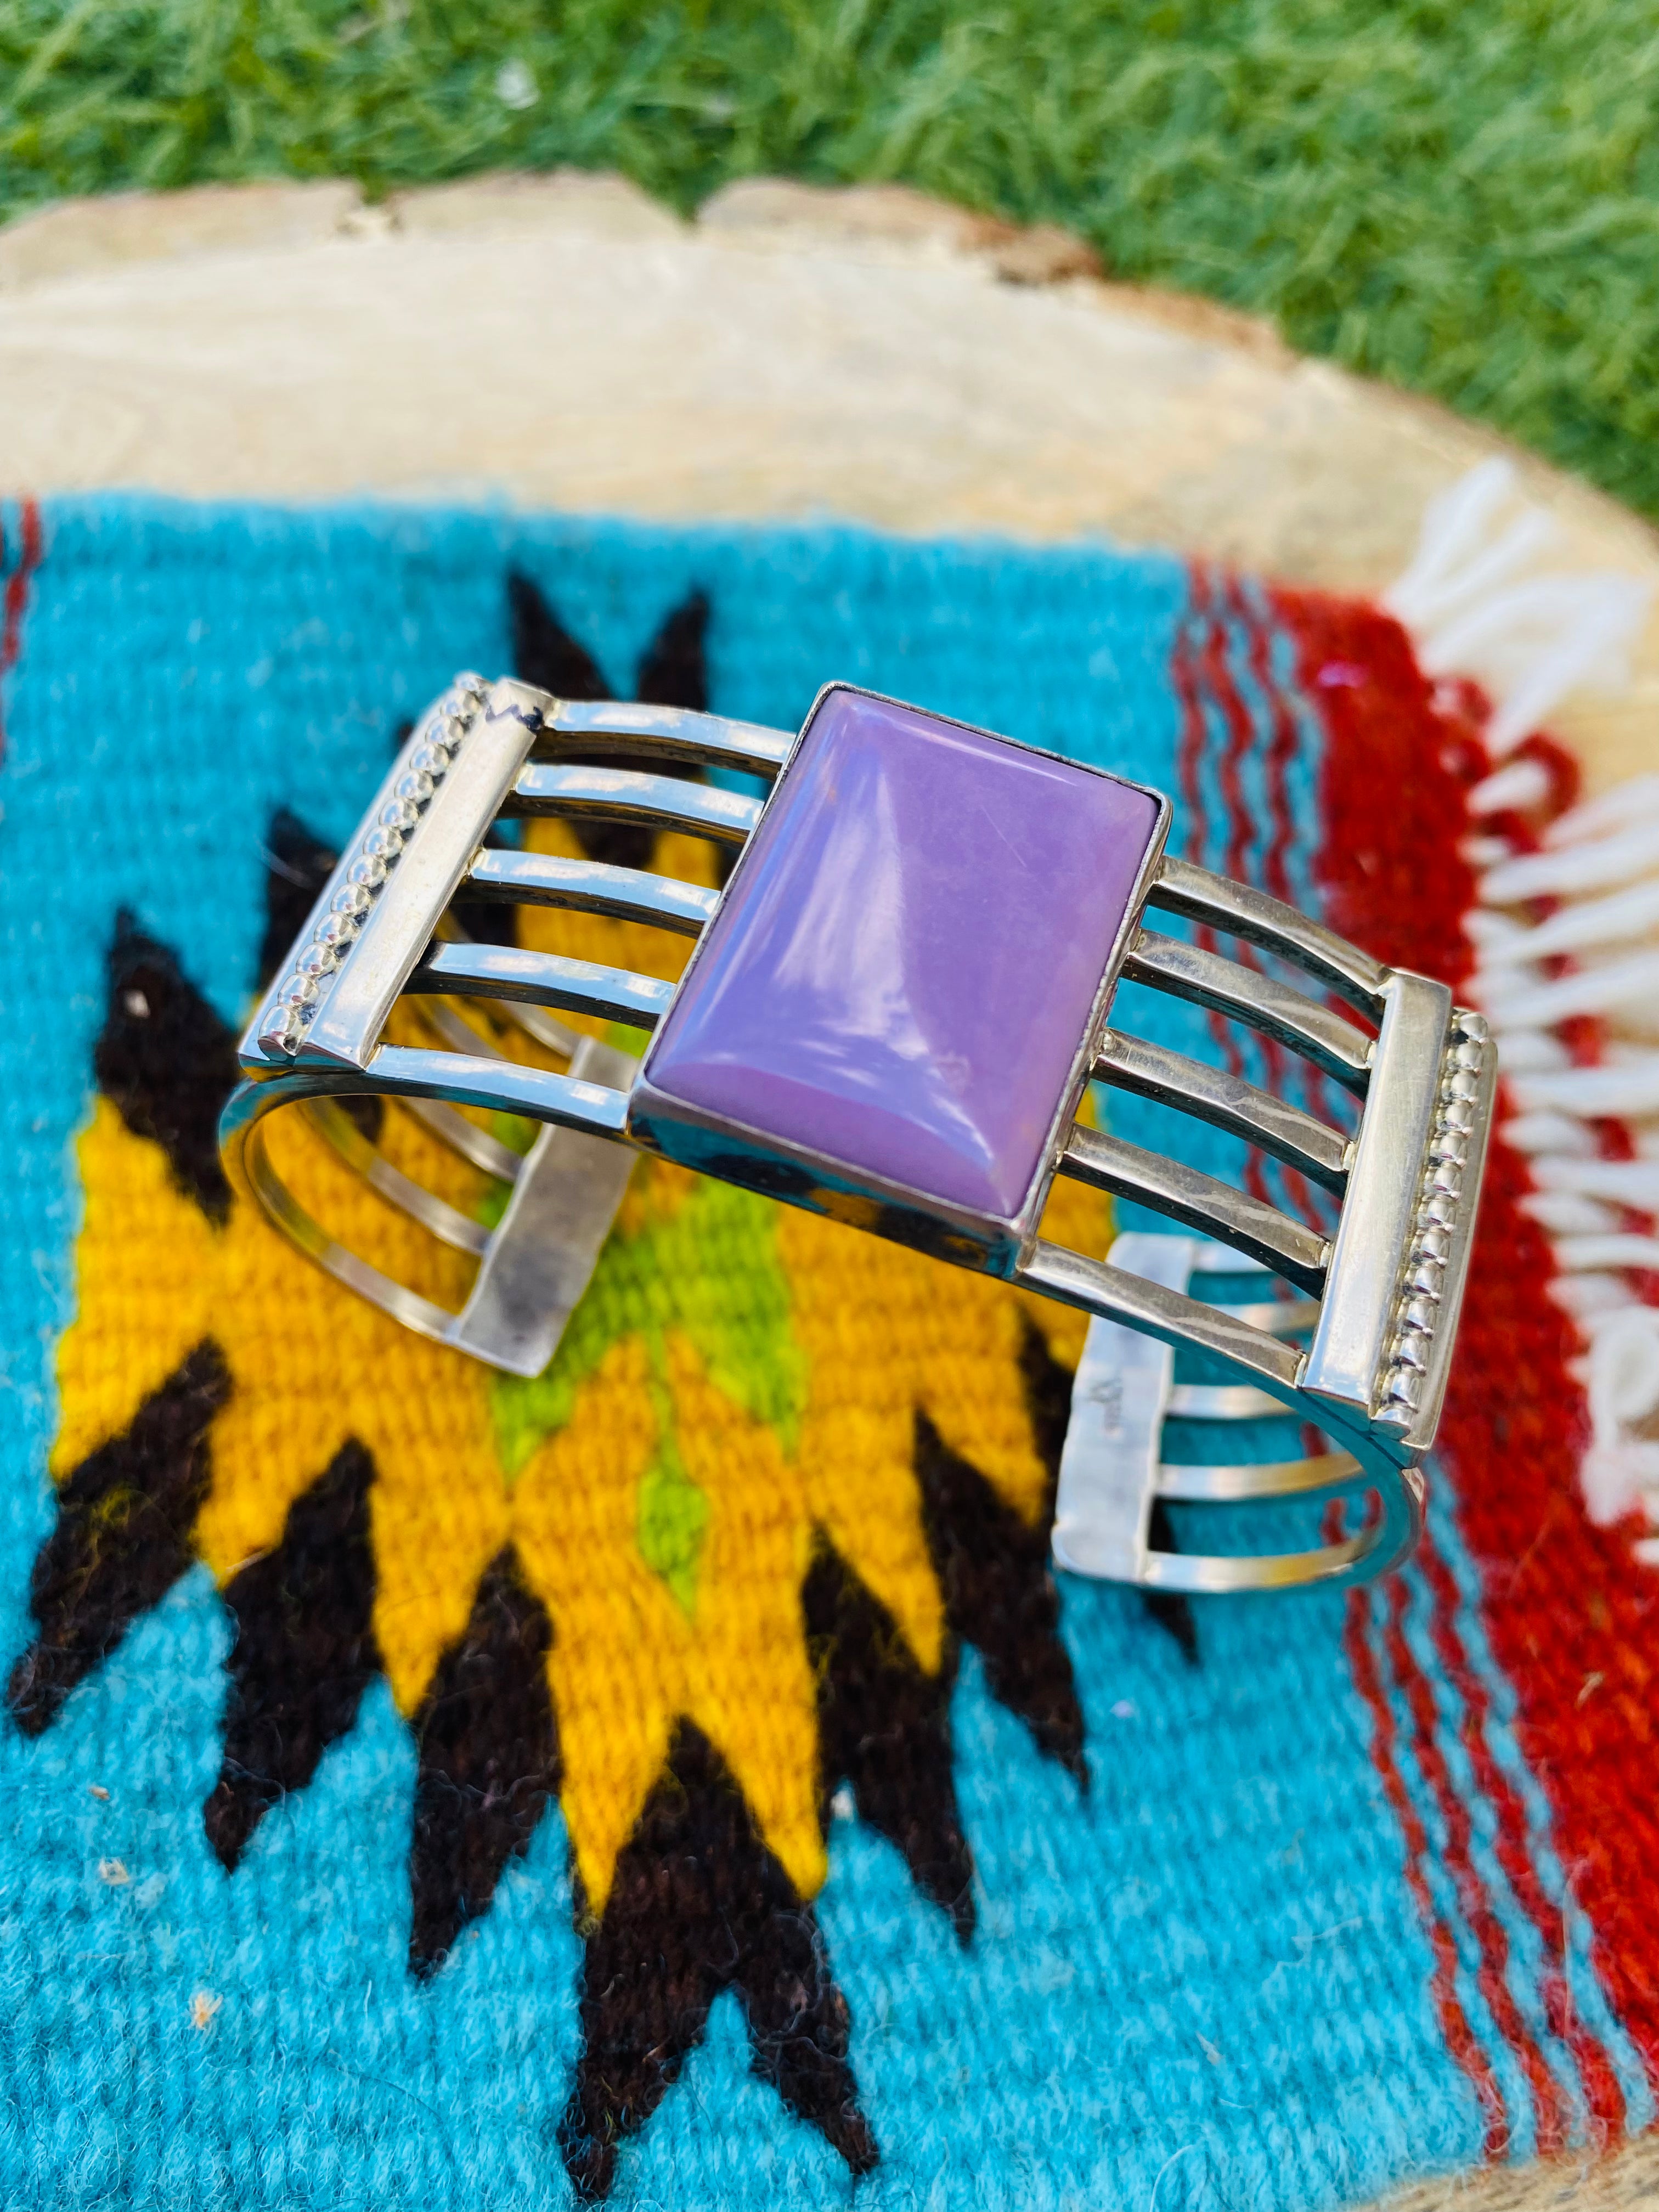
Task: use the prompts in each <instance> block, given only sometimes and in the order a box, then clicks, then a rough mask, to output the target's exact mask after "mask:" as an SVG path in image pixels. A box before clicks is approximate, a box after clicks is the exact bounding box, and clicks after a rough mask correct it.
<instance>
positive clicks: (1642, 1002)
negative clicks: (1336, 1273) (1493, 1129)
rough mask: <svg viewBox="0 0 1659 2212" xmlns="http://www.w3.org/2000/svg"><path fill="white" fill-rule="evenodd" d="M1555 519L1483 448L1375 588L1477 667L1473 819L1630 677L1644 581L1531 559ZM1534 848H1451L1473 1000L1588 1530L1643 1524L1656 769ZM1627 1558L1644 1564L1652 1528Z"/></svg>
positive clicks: (1652, 1250)
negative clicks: (1565, 1380) (1582, 1404)
mask: <svg viewBox="0 0 1659 2212" xmlns="http://www.w3.org/2000/svg"><path fill="white" fill-rule="evenodd" d="M1506 511H1507V519H1505V514H1506ZM1554 528H1555V526H1554V525H1553V522H1552V521H1551V520H1550V519H1549V517H1548V516H1547V515H1546V514H1544V513H1542V512H1541V510H1540V509H1538V508H1536V507H1528V506H1526V505H1524V504H1522V503H1521V502H1519V501H1517V498H1516V476H1515V471H1514V469H1513V467H1512V466H1511V465H1510V463H1509V462H1507V461H1504V460H1490V461H1484V462H1482V463H1481V465H1480V467H1479V468H1477V469H1474V470H1473V471H1471V472H1470V473H1469V474H1468V476H1467V477H1463V478H1462V481H1461V482H1460V483H1455V484H1454V485H1453V486H1452V488H1451V489H1450V490H1449V491H1446V492H1443V493H1442V494H1441V495H1440V496H1439V498H1437V500H1435V501H1432V502H1431V505H1430V507H1429V509H1428V511H1427V513H1425V516H1424V519H1423V533H1422V537H1421V539H1420V541H1419V545H1418V550H1417V556H1416V558H1415V559H1414V560H1413V562H1412V564H1411V566H1410V568H1407V571H1406V573H1405V574H1404V575H1403V576H1402V577H1401V579H1400V580H1399V582H1398V583H1397V584H1395V586H1394V588H1393V590H1392V591H1390V592H1388V593H1387V594H1386V596H1385V598H1384V600H1383V605H1385V606H1387V607H1388V608H1389V611H1391V612H1392V613H1394V614H1395V615H1396V616H1397V617H1399V618H1400V620H1401V622H1402V623H1405V624H1406V626H1407V629H1410V630H1411V632H1412V634H1413V640H1414V642H1415V644H1416V647H1417V654H1418V659H1419V665H1421V666H1422V667H1423V668H1424V669H1425V671H1427V672H1428V673H1429V674H1431V675H1450V674H1453V673H1457V674H1462V675H1472V676H1474V677H1476V678H1479V679H1480V681H1481V682H1482V683H1483V684H1484V685H1485V686H1486V690H1487V691H1488V693H1489V694H1490V696H1491V697H1492V701H1493V708H1494V711H1493V714H1492V720H1491V721H1490V723H1489V724H1488V726H1487V728H1486V732H1485V735H1486V744H1487V748H1488V750H1489V751H1490V752H1491V755H1492V761H1493V769H1492V774H1491V775H1488V776H1487V777H1486V779H1485V781H1483V782H1481V783H1479V784H1477V785H1476V786H1475V788H1474V791H1473V792H1472V793H1471V794H1470V799H1469V806H1470V811H1471V813H1472V814H1474V816H1475V817H1488V818H1490V817H1496V816H1498V815H1501V814H1503V813H1504V812H1506V811H1509V810H1510V809H1516V810H1521V811H1524V810H1525V809H1527V808H1528V807H1531V806H1534V805H1537V804H1538V803H1539V802H1540V801H1541V799H1545V798H1547V796H1548V793H1549V775H1548V771H1547V769H1545V768H1544V766H1543V765H1542V764H1541V763H1540V762H1537V761H1533V760H1509V759H1506V756H1507V755H1508V754H1510V753H1511V752H1512V751H1513V750H1514V749H1515V747H1516V745H1517V744H1520V743H1521V741H1522V738H1525V737H1526V736H1527V734H1528V732H1530V731H1532V730H1534V729H1536V728H1537V727H1538V726H1539V725H1540V724H1541V722H1542V721H1543V720H1544V719H1545V717H1546V716H1547V714H1549V713H1550V711H1551V710H1552V708H1554V707H1555V706H1556V705H1557V703H1558V702H1559V701H1560V700H1561V698H1562V697H1563V696H1565V694H1566V692H1567V691H1569V690H1573V689H1575V688H1577V687H1578V686H1580V685H1583V684H1595V686H1596V687H1597V688H1598V689H1603V690H1611V689H1616V688H1617V687H1618V686H1619V685H1620V684H1622V683H1624V682H1626V681H1627V680H1628V675H1629V659H1628V656H1629V652H1630V647H1631V646H1632V643H1633V641H1634V640H1635V638H1636V636H1637V634H1638V631H1639V630H1640V629H1641V626H1642V624H1643V623H1644V620H1645V618H1646V615H1647V611H1648V602H1649V599H1650V592H1649V590H1648V587H1647V586H1645V585H1644V584H1643V583H1641V582H1640V581H1638V580H1637V579H1635V578H1633V577H1630V576H1620V575H1611V574H1609V575H1586V574H1575V575H1566V574H1539V573H1536V572H1533V573H1527V572H1528V571H1529V570H1530V569H1531V568H1532V564H1533V562H1534V560H1535V558H1536V556H1538V555H1539V554H1540V553H1541V552H1542V551H1543V550H1544V549H1545V548H1546V547H1547V544H1548V543H1549V540H1550V538H1552V537H1553V534H1554ZM1543 842H1544V849H1543V850H1542V851H1541V852H1538V853H1516V852H1515V851H1513V850H1512V849H1511V848H1510V844H1509V843H1508V842H1507V841H1506V840H1505V839H1504V838H1502V837H1501V836H1494V835H1491V834H1488V833H1486V832H1477V833H1476V834H1475V835H1474V836H1472V837H1471V838H1470V840H1469V842H1468V844H1467V845H1466V846H1465V848H1464V854H1465V857H1466V858H1467V859H1468V860H1469V861H1470V863H1471V865H1472V866H1474V867H1475V868H1476V869H1477V871H1478V872H1479V876H1478V896H1479V899H1480V904H1479V905H1478V906H1477V907H1476V908H1475V910H1474V913H1473V914H1472V915H1470V916H1469V918H1468V933H1469V939H1470V942H1471V944H1472V945H1473V947H1474V954H1475V958H1476V962H1477V967H1476V971H1475V974H1474V978H1473V980H1472V982H1471V985H1470V996H1471V997H1472V998H1473V999H1474V1003H1475V1004H1476V1005H1477V1006H1480V1009H1481V1010H1482V1012H1484V1013H1485V1014H1486V1017H1487V1018H1488V1020H1489V1021H1490V1022H1491V1023H1492V1030H1493V1032H1494V1034H1495V1036H1496V1037H1497V1040H1498V1063H1499V1066H1500V1067H1501V1068H1502V1070H1503V1072H1504V1077H1505V1079H1506V1091H1507V1096H1508V1098H1509V1100H1510V1103H1511V1105H1512V1107H1513V1108H1514V1109H1515V1111H1514V1112H1513V1114H1512V1115H1511V1118H1510V1120H1509V1121H1508V1122H1507V1123H1506V1124H1505V1127H1504V1134H1505V1135H1506V1137H1507V1138H1508V1139H1509V1141H1510V1143H1511V1144H1512V1145H1514V1146H1516V1148H1517V1149H1518V1150H1519V1151H1521V1152H1524V1153H1526V1154H1527V1156H1528V1164H1529V1166H1530V1169H1531V1175H1532V1184H1533V1188H1532V1192H1531V1194H1530V1195H1529V1196H1528V1198H1527V1199H1526V1200H1524V1201H1523V1203H1524V1205H1525V1207H1526V1210H1527V1211H1528V1212H1529V1213H1530V1214H1531V1215H1532V1217H1533V1218H1534V1220H1535V1221H1537V1222H1538V1223H1539V1224H1540V1225H1541V1227H1542V1228H1543V1229H1544V1231H1545V1232H1546V1234H1547V1236H1548V1237H1549V1238H1550V1241H1551V1245H1552V1249H1553V1254H1554V1258H1555V1263H1556V1267H1557V1269H1558V1271H1559V1272H1558V1273H1557V1276H1556V1279H1555V1280H1554V1282H1553V1284H1552V1285H1551V1295H1552V1297H1554V1298H1555V1299H1556V1301H1557V1303H1558V1304H1560V1305H1561V1306H1562V1307H1563V1308H1564V1309H1565V1311H1566V1312H1568V1313H1569V1314H1571V1316H1572V1317H1573V1319H1574V1321H1575V1322H1577V1327H1578V1330H1579V1333H1580V1336H1581V1339H1582V1340H1583V1345H1584V1347H1585V1349H1584V1354H1583V1358H1581V1359H1580V1360H1579V1361H1578V1362H1577V1371H1578V1375H1579V1379H1580V1380H1581V1381H1582V1382H1583V1385H1584V1389H1585V1393H1586V1395H1587V1398H1588V1401H1589V1419H1590V1443H1589V1450H1588V1452H1587V1453H1586V1455H1585V1458H1584V1462H1583V1468H1581V1470H1580V1481H1581V1484H1582V1486H1583V1494H1584V1503H1585V1506H1586V1508H1587V1510H1588V1511H1589V1516H1590V1518H1591V1519H1592V1520H1593V1521H1595V1522H1601V1523H1604V1524H1605V1523H1607V1522H1612V1521H1616V1520H1618V1519H1619V1518H1620V1516H1623V1515H1624V1514H1626V1513H1629V1512H1630V1511H1632V1510H1633V1509H1635V1510H1640V1511H1642V1512H1643V1513H1644V1516H1645V1517H1646V1519H1647V1522H1648V1525H1649V1527H1650V1528H1654V1529H1656V1530H1659V1440H1656V1438H1654V1437H1648V1436H1646V1435H1644V1433H1643V1432H1642V1431H1643V1430H1644V1426H1650V1425H1653V1423H1654V1420H1655V1417H1656V1416H1659V1308H1656V1307H1653V1306H1648V1305H1644V1304H1641V1303H1640V1302H1639V1300H1638V1297H1637V1296H1636V1292H1635V1289H1634V1286H1633V1285H1632V1282H1631V1280H1630V1277H1629V1274H1628V1273H1627V1272H1626V1271H1627V1270H1629V1269H1631V1268H1644V1269H1648V1268H1650V1269H1655V1270H1659V1050H1654V1051H1650V1050H1648V1049H1647V1048H1646V1046H1645V1038H1646V1036H1648V1035H1649V1034H1651V1035H1653V1036H1655V1038H1656V1039H1659V941H1656V939H1659V775H1644V776H1638V777H1637V778H1636V779H1635V781H1632V782H1631V783H1627V784H1626V785H1625V786H1623V787H1622V788H1621V789H1620V790H1618V791H1613V792H1607V793H1604V794H1603V795H1602V796H1601V798H1599V799H1589V800H1588V801H1587V802H1586V803H1585V804H1584V805H1582V806H1577V807H1575V808H1573V810H1572V811H1571V812H1570V813H1568V814H1565V815H1563V816H1561V817H1559V819H1558V820H1557V821H1555V822H1554V823H1552V824H1551V825H1550V827H1549V829H1547V831H1546V832H1545V836H1544V841H1543ZM1534 899H1547V900H1550V901H1552V902H1559V903H1558V904H1556V906H1555V910H1554V911H1553V913H1551V914H1550V915H1547V918H1546V919H1544V920H1543V921H1534V920H1533V919H1532V918H1531V917H1530V916H1528V915H1526V914H1524V913H1522V912H1518V911H1516V909H1517V908H1519V907H1520V906H1521V905H1522V902H1526V901H1530V900H1534ZM1610 1014H1611V1015H1616V1016H1618V1017H1619V1018H1620V1022H1621V1025H1622V1026H1623V1027H1624V1029H1625V1030H1626V1031H1627V1032H1629V1031H1633V1032H1634V1033H1635V1036H1636V1038H1637V1040H1638V1041H1637V1042H1625V1041H1620V1042H1614V1043H1612V1044H1610V1045H1609V1046H1608V1048H1607V1051H1606V1054H1605V1055H1604V1058H1603V1061H1602V1064H1601V1066H1597V1067H1575V1066H1573V1065H1572V1062H1571V1057H1570V1055H1569V1054H1568V1053H1567V1051H1566V1049H1565V1047H1564V1046H1563V1045H1562V1043H1561V1042H1560V1039H1559V1036H1557V1035H1556V1034H1555V1033H1554V1032H1555V1031H1556V1030H1557V1029H1558V1027H1559V1024H1561V1023H1562V1022H1564V1021H1566V1020H1568V1019H1570V1018H1571V1017H1573V1016H1575V1015H1590V1016H1592V1017H1595V1018H1601V1017H1603V1016H1607V1015H1610ZM1597 1118H1614V1119H1619V1120H1622V1121H1626V1124H1627V1126H1628V1127H1629V1129H1630V1133H1631V1136H1632V1140H1633V1145H1634V1149H1635V1153H1636V1157H1635V1158H1633V1159H1630V1160H1605V1159H1602V1158H1601V1157H1600V1155H1599V1153H1598V1152H1597V1150H1596V1145H1595V1139H1594V1137H1593V1136H1592V1134H1591V1132H1590V1130H1589V1126H1588V1124H1589V1121H1590V1120H1591V1119H1597ZM1632 1213H1633V1214H1635V1215H1636V1216H1637V1217H1638V1220H1637V1221H1636V1222H1635V1223H1632V1220H1631V1215H1632ZM1635 1556H1636V1557H1637V1558H1638V1559H1640V1560H1641V1561H1642V1562H1643V1563H1644V1565H1650V1566H1659V1534H1656V1535H1654V1536H1650V1537H1644V1538H1643V1539H1642V1540H1641V1541H1638V1543H1637V1545H1636V1547H1635Z"/></svg>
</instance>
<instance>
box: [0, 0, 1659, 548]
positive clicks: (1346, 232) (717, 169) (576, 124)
mask: <svg viewBox="0 0 1659 2212" xmlns="http://www.w3.org/2000/svg"><path fill="white" fill-rule="evenodd" d="M509 62H516V63H519V64H523V66H524V67H525V68H526V69H527V70H528V71H529V72H530V75H531V76H532V78H533V80H534V82H535V85H536V87H537V97H536V98H535V100H534V102H533V104H532V105H530V106H525V107H522V108H519V109H514V108H513V107H510V106H507V105H506V104H505V103H504V102H503V100H502V99H501V96H500V94H499V93H498V90H497V81H498V78H499V77H500V75H501V70H502V67H503V65H504V64H507V63H509ZM1656 114H1659V4H1656V0H1442V4H1425V3H1422V0H1419V4H1397V5H1389V4H1386V0H1232V4H1230V0H1130V4H1125V0H1116V4H1113V0H982V4H981V5H979V6H977V7H975V6H971V5H966V4H963V0H845V4H842V5H840V6H836V5H835V4H833V0H753V3H752V4H751V0H741V3H739V0H731V3H730V4H720V0H705V4H702V5H699V4H697V0H664V4H661V5H653V4H649V0H647V4H640V0H631V4H630V0H568V4H565V5H562V6H537V5H533V4H530V0H381V4H380V5H379V6H378V7H375V6H374V4H373V0H370V4H369V5H368V7H367V8H366V7H365V5H364V4H363V0H258V4H254V0H240V4H239V3H238V0H148V3H147V4H144V3H143V0H130V4H125V5H124V4H121V0H78V4H75V5H70V6H54V5H49V4H46V0H0V211H6V212H15V211H17V210H21V209H22V208H25V207H27V206H30V205H33V204H37V203H39V202H40V201H43V200H46V199H49V198H52V197H56V196H58V195H59V194H62V193H70V192H90V191H109V190H112V189H115V188H117V187H120V186H131V185H150V186H156V185H184V184H190V183H194V182H196V181H197V180H199V179H210V178H240V177H250V176H264V175H274V174H280V175H295V176H306V177H313V176H325V175H333V174H350V175H354V176H356V177H358V178H360V179H362V182H363V183H364V185H366V186H368V188H369V190H370V191H375V192H378V191H385V190H387V189H389V188H391V187H392V186H394V185H401V184H406V183H410V182H415V181H424V180H429V179H437V178H443V177H453V176H460V175H465V174H466V173H470V172H472V171H476V170H481V169H489V168H498V167H507V166H517V167H548V166H551V165H553V164H555V163H557V162H562V161H573V162H577V163H580V164H583V165H585V166H588V167H617V168H620V169H623V170H625V171H627V172H628V173H629V175H631V176H634V177H635V178H637V179H639V180H640V182H641V183H642V184H644V185H647V186H648V187H649V188H650V189H651V190H652V191H655V192H658V193H660V194H662V195H664V196H665V197H668V198H670V199H671V200H673V201H675V202H677V203H678V204H680V205H681V206H683V207H686V208H690V206H692V205H694V204H696V202H697V201H698V200H699V199H701V198H702V197H703V196H704V195H706V194H707V193H708V192H709V191H713V190H714V187H715V186H716V185H720V184H722V183H724V182H725V181H726V179H729V178H732V177H737V176H743V175H748V174H750V173H756V172H771V173H787V174H793V175H798V176H803V177H808V178H812V179H821V180H823V181H825V182H834V181H837V180H848V179H865V178H902V179H906V180H908V182H910V183H913V184H915V185H921V186H922V187H923V188H924V189H926V190H927V191H934V192H939V193H943V194H945V195H947V196H949V197H951V198H954V199H958V200H962V201H965V202H968V203H969V204H972V205H975V206H976V207H982V208H987V209H992V210H996V211H998V212H1000V213H1002V214H1006V215H1009V216H1015V217H1017V218H1023V219H1037V218H1042V219H1046V220H1048V221H1052V222H1060V223H1064V224H1066V225H1068V226H1070V227H1071V228H1074V229H1076V230H1079V231H1081V232H1082V233H1084V234H1085V235H1086V236H1088V237H1089V238H1090V239H1091V240H1093V241H1094V242H1095V244H1096V245H1097V246H1098V247H1099V248H1100V249H1101V251H1102V252H1103V254H1104V256H1105V258H1106V259H1107V261H1108V262H1109V264H1110V265H1111V267H1112V268H1113V269H1114V270H1116V271H1118V272H1120V273H1121V274H1122V275H1125V276H1132V277H1136V278H1143V279H1149V280H1152V281H1154V282H1157V283H1166V284H1173V285H1178V286H1183V287H1187V288H1190V289H1195V290H1199V291H1203V292H1207V293H1210V294H1212V295H1214V296H1215V297H1216V298H1218V299H1221V300H1225V301H1229V302H1231V303H1232V304H1233V305H1235V306H1237V307H1246V308H1250V309H1253V310H1256V311H1258V312H1263V313H1268V314H1271V315H1273V316H1274V317H1275V318H1276V319H1278V321H1279V325H1280V326H1281V328H1282V329H1283V330H1284V331H1285V335H1286V337H1288V338H1289V339H1290V340H1291V343H1294V344H1296V345H1297V346H1299V347H1301V348H1303V349H1306V350H1309V351H1313V352H1318V353H1325V354H1329V355H1333V356H1335V357H1336V358H1337V359H1338V360H1340V361H1342V362H1346V363H1347V364H1349V365H1350V366H1351V367H1353V368H1358V369H1361V370H1364V371H1367V372H1370V373H1371V374H1377V375H1382V376H1385V377H1389V378H1392V379H1394V380H1395V381H1397V382H1399V383H1401V384H1402V385H1406V386H1410V387H1412V388H1413V389H1415V390H1417V391H1420V392H1429V393H1431V394H1433V395H1435V396H1436V397H1437V398H1442V399H1444V400H1447V401H1449V402H1450V404H1452V405H1454V406H1455V407H1457V408H1460V409H1462V410H1463V411H1464V412H1466V413H1468V414H1469V415H1472V416H1478V417H1480V418H1481V419H1482V420H1484V421H1486V422H1490V423H1492V424H1493V425H1495V426H1496V427H1498V428H1500V429H1502V430H1504V431H1506V432H1508V433H1510V435H1513V436H1516V437H1518V438H1521V439H1522V440H1525V441H1527V442H1528V443H1529V444H1531V445H1533V446H1534V447H1538V448H1539V449H1541V451H1543V452H1545V453H1548V454H1550V455H1552V456H1553V458H1554V459H1557V460H1559V461H1561V462H1564V463H1565V464H1566V465H1568V466H1569V467H1571V468H1575V469H1577V470H1579V471H1583V473H1584V474H1586V475H1588V476H1589V477H1593V478H1595V480H1597V481H1598V482H1600V483H1602V484H1603V485H1605V486H1606V487H1607V489H1609V490H1610V491H1613V492H1614V493H1615V494H1617V495H1620V497H1622V498H1624V499H1626V500H1628V501H1632V502H1633V503H1634V504H1636V505H1637V506H1638V507H1644V508H1646V509H1647V510H1648V511H1649V512H1650V513H1659V374H1656V371H1659V130H1656V127H1655V118H1656Z"/></svg>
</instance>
